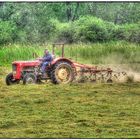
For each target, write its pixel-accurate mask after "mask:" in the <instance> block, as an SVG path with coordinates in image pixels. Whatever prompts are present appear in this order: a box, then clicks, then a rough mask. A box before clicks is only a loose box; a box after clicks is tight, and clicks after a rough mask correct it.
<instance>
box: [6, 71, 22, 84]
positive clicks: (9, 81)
mask: <svg viewBox="0 0 140 140" xmlns="http://www.w3.org/2000/svg"><path fill="white" fill-rule="evenodd" d="M19 81H20V80H17V79H14V77H13V73H12V72H11V73H9V74H8V75H7V76H6V79H5V82H6V84H7V85H8V86H9V85H13V84H19Z"/></svg>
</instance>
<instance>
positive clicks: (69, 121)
mask: <svg viewBox="0 0 140 140" xmlns="http://www.w3.org/2000/svg"><path fill="white" fill-rule="evenodd" d="M7 72H8V70H6V68H5V69H3V71H2V69H1V73H0V76H1V78H0V138H140V121H139V120H140V100H139V97H140V83H123V84H115V83H114V84H93V83H83V84H80V83H72V84H68V85H53V84H51V83H49V84H41V85H28V86H24V85H22V84H19V85H13V86H6V85H5V83H4V77H5V75H6V73H7Z"/></svg>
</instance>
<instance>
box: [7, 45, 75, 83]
mask: <svg viewBox="0 0 140 140" xmlns="http://www.w3.org/2000/svg"><path fill="white" fill-rule="evenodd" d="M56 46H61V47H62V56H61V57H58V58H54V59H53V61H52V62H51V63H50V64H49V66H48V67H47V68H46V73H47V77H46V78H43V76H42V73H41V70H40V66H41V61H39V60H35V61H14V62H13V63H12V72H11V73H9V74H8V75H7V77H6V84H7V85H12V84H18V83H19V82H20V81H21V80H22V81H23V84H29V83H36V82H39V81H41V80H46V79H51V81H52V82H53V83H55V84H57V83H69V82H72V81H73V79H74V74H75V66H74V64H73V62H72V61H71V60H70V59H67V58H64V44H53V49H52V50H53V51H52V54H53V55H54V51H55V47H56Z"/></svg>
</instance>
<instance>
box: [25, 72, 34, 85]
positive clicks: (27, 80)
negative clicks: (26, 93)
mask: <svg viewBox="0 0 140 140" xmlns="http://www.w3.org/2000/svg"><path fill="white" fill-rule="evenodd" d="M36 82H37V77H36V75H35V74H33V73H27V74H25V76H23V84H24V85H25V84H35V83H36Z"/></svg>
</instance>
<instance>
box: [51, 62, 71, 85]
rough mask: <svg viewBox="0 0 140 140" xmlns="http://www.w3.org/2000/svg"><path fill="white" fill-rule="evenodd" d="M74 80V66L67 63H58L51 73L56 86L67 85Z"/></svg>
mask: <svg viewBox="0 0 140 140" xmlns="http://www.w3.org/2000/svg"><path fill="white" fill-rule="evenodd" d="M73 79H74V72H73V69H72V66H71V65H70V64H69V63H67V62H58V63H56V64H55V65H54V66H53V68H52V72H51V80H52V82H53V83H55V84H67V83H70V82H72V81H73Z"/></svg>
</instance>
